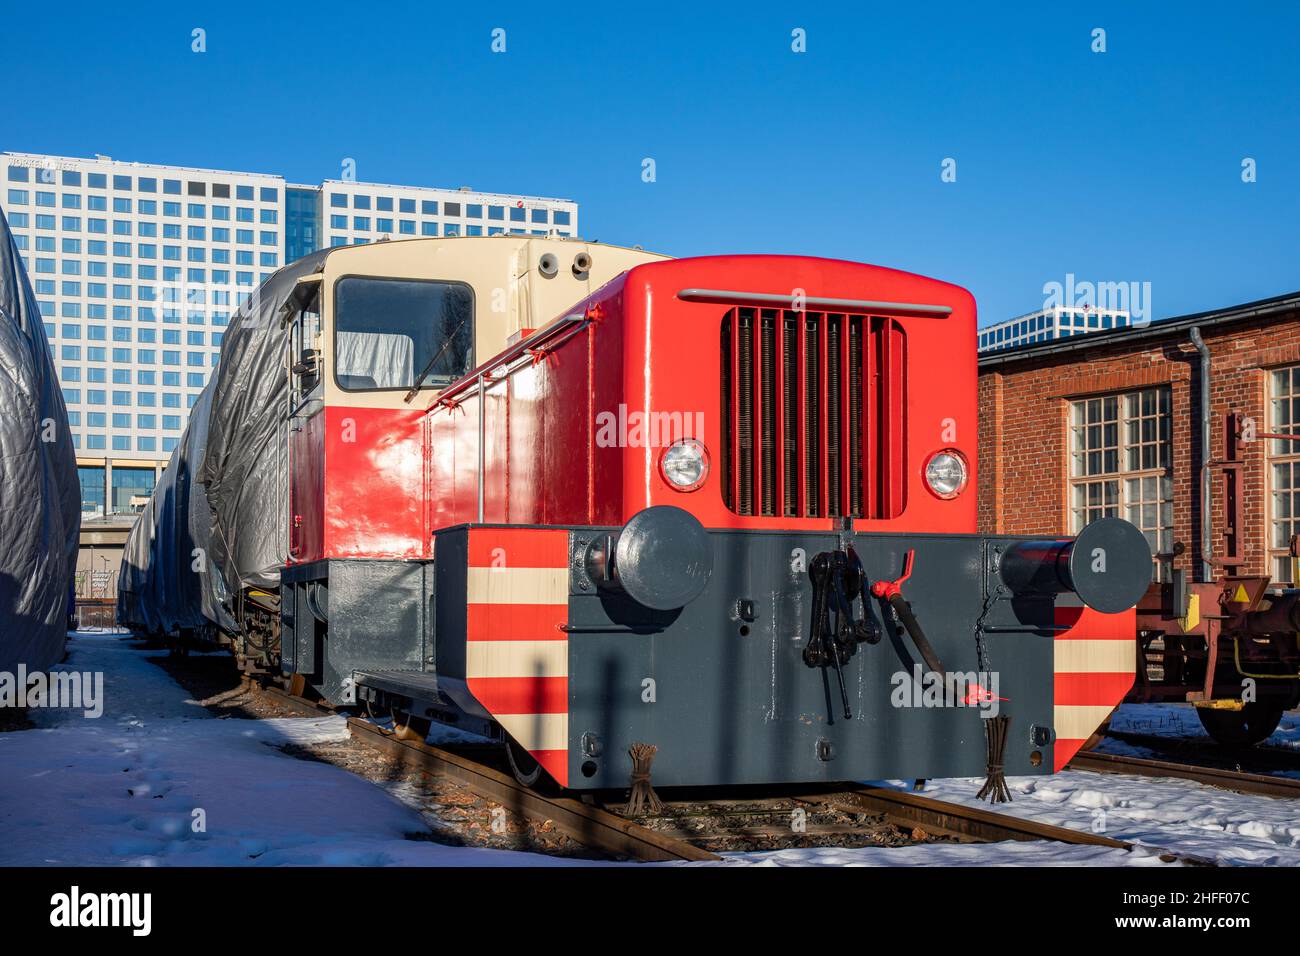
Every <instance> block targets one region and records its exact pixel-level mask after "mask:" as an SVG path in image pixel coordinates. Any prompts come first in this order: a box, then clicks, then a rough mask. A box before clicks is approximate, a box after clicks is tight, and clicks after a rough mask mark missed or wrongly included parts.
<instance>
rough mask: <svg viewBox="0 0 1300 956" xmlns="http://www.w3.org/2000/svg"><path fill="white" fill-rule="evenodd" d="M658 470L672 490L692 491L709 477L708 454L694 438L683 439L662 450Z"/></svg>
mask: <svg viewBox="0 0 1300 956" xmlns="http://www.w3.org/2000/svg"><path fill="white" fill-rule="evenodd" d="M659 470H660V471H661V472H663V476H664V481H666V482H668V484H669V485H671V486H672V488H673V489H674V490H676V491H694V490H695V489H696V488H698V487H700V485H702V484H704V479H705V478H707V477H708V475H709V452H708V450H707V449H706V448H705V447H704V445H703V443H701V442H698V441H696V440H695V439H694V438H683V439H682V440H681V441H676V442H673V443H672V444H671V445H669V446H668V447H667V448H665V449H664V452H663V454H662V455H661V456H660V457H659Z"/></svg>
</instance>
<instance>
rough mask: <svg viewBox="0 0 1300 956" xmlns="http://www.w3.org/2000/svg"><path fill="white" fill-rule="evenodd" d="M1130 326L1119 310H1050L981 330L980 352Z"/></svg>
mask: <svg viewBox="0 0 1300 956" xmlns="http://www.w3.org/2000/svg"><path fill="white" fill-rule="evenodd" d="M1129 323H1130V316H1129V313H1128V312H1125V311H1123V310H1120V309H1096V308H1086V307H1084V306H1062V305H1057V306H1051V307H1049V308H1046V309H1039V310H1037V311H1036V312H1028V313H1026V314H1024V315H1018V316H1016V317H1015V318H1014V319H1007V320H1005V321H1003V322H997V323H994V324H993V325H989V326H985V327H984V328H982V329H980V330H979V350H980V351H981V352H996V351H997V350H999V349H1009V348H1014V347H1015V346H1017V345H1028V344H1030V343H1033V342H1047V341H1049V340H1051V339H1063V338H1069V337H1070V336H1072V335H1086V334H1087V333H1089V332H1100V331H1103V330H1106V329H1123V328H1127V327H1128V325H1129Z"/></svg>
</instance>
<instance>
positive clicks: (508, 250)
mask: <svg viewBox="0 0 1300 956" xmlns="http://www.w3.org/2000/svg"><path fill="white" fill-rule="evenodd" d="M548 253H550V254H553V255H554V256H555V257H556V259H557V263H556V265H557V268H556V271H555V274H554V275H553V276H551V277H547V276H545V275H543V273H542V271H541V265H542V257H543V256H545V255H547V254H548ZM580 253H586V255H587V256H589V257H590V266H589V268H588V269H587V271H586V272H585V273H584V274H578V270H577V269H575V266H574V260H575V258H576V257H577V256H578V255H579V254H580ZM668 258H670V257H669V256H665V255H661V254H659V253H656V252H645V251H643V250H640V249H628V248H625V247H623V246H607V245H602V244H601V243H597V242H586V241H583V240H581V239H564V238H559V237H551V236H546V237H542V236H512V235H497V236H452V237H447V238H441V239H403V240H395V241H391V242H375V243H369V244H366V245H360V246H344V247H340V248H338V249H336V250H333V251H332V252H331V253H330V254H329V255H328V256H327V257H326V258H325V266H324V270H323V275H322V280H323V282H322V289H321V296H322V300H321V308H322V310H323V319H324V322H325V329H326V334H325V335H324V336H322V339H323V341H322V343H321V347H322V348H321V359H322V367H323V368H324V369H327V370H332V369H333V368H334V355H333V339H334V336H333V334H332V331H331V330H332V321H331V316H332V315H333V314H334V285H335V283H336V282H337V281H338V280H339V279H341V278H344V277H345V276H381V277H390V278H400V279H439V280H443V281H451V282H463V283H465V284H467V285H469V286H470V287H471V288H472V289H473V290H474V306H475V312H476V314H475V316H474V364H476V365H477V364H480V363H482V362H486V361H487V360H488V359H489V358H491V357H492V356H494V355H496V354H497V353H498V352H500V351H502V350H503V349H504V348H505V347H506V341H507V339H508V338H509V337H510V336H511V335H512V334H514V333H515V332H517V331H519V330H521V329H536V328H540V327H541V326H543V325H545V324H546V323H547V322H550V321H551V320H552V319H555V318H556V317H558V316H559V315H561V314H562V313H563V312H564V310H565V309H567V308H568V307H569V306H571V305H573V304H574V303H575V302H580V301H582V300H583V299H585V298H586V297H587V296H588V295H590V294H591V293H593V292H595V291H596V290H597V289H599V288H600V287H601V286H603V285H604V284H605V283H607V282H609V281H610V280H611V279H614V278H615V277H617V276H618V275H619V274H620V273H623V272H626V271H627V270H628V269H631V268H632V267H634V266H638V265H641V264H643V263H646V262H657V261H660V260H663V259H668ZM324 379H325V400H326V402H327V403H329V404H335V403H337V404H344V405H352V406H359V407H366V408H399V407H405V408H427V407H429V405H431V404H432V403H433V401H434V400H435V399H436V398H437V396H438V392H437V390H435V389H433V388H426V389H424V390H423V391H421V392H420V393H419V394H418V395H417V396H416V397H415V398H414V399H412V401H411V403H410V404H409V405H407V404H405V403H404V402H403V397H404V396H405V390H401V391H384V392H345V391H343V390H342V389H340V388H339V387H338V386H337V385H336V384H335V382H334V375H333V374H332V371H327V372H326V374H325V375H324Z"/></svg>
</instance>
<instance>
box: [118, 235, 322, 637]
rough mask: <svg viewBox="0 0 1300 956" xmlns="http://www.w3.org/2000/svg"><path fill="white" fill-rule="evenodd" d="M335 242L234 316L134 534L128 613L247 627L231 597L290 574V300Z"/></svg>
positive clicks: (167, 621) (127, 620) (123, 590)
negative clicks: (286, 561)
mask: <svg viewBox="0 0 1300 956" xmlns="http://www.w3.org/2000/svg"><path fill="white" fill-rule="evenodd" d="M327 254H328V252H326V251H322V252H319V253H316V254H314V255H311V256H307V257H305V258H303V259H300V260H298V261H297V262H294V263H292V264H291V265H288V266H285V267H284V268H283V269H281V270H280V271H278V272H276V273H275V274H274V275H273V276H271V278H269V279H267V280H266V282H264V283H262V286H261V288H259V289H258V290H257V292H256V293H255V294H254V295H253V296H251V297H250V298H249V299H248V301H246V302H245V303H244V304H243V305H241V306H240V308H239V310H238V311H237V312H236V313H235V315H234V316H233V317H232V318H231V321H230V325H229V327H228V330H227V332H226V336H225V340H224V342H223V343H222V347H221V361H220V362H219V363H218V365H217V370H216V372H215V373H214V374H213V376H212V379H211V380H210V381H209V382H208V386H207V388H205V389H204V390H203V393H202V395H200V396H199V400H198V402H196V403H195V405H194V408H193V409H192V410H191V411H190V418H189V423H188V424H187V425H186V428H185V434H184V436H183V437H182V438H181V441H180V443H179V444H178V445H177V446H176V449H175V450H174V451H173V453H172V457H171V460H170V461H169V462H168V464H167V468H166V470H165V471H164V472H163V476H162V478H160V479H159V480H158V485H157V487H156V488H155V489H154V493H153V496H152V497H151V498H150V499H149V504H148V506H147V507H146V508H145V510H144V512H143V513H142V514H141V515H140V518H139V520H138V521H137V522H136V524H135V527H134V528H133V529H132V531H131V536H130V537H129V538H128V539H127V545H126V551H125V553H124V555H123V558H122V571H121V574H120V575H119V576H118V608H119V610H118V620H119V621H120V622H121V623H123V624H127V625H129V626H132V627H135V628H138V629H141V630H145V631H149V632H154V633H158V632H161V633H168V632H173V631H176V630H179V629H181V628H187V629H188V628H199V627H201V626H203V625H204V624H205V623H206V622H211V623H213V624H216V625H217V627H218V628H220V629H221V630H223V631H226V632H227V633H230V632H234V631H235V630H236V629H237V627H236V624H235V621H234V619H233V617H232V615H231V602H230V595H231V594H232V593H233V592H235V591H236V590H237V589H239V588H241V587H260V588H274V587H277V586H278V585H279V583H280V573H279V567H280V563H281V561H282V557H283V556H282V554H281V551H282V549H283V538H284V528H283V518H284V515H285V513H286V510H287V507H288V502H287V500H286V497H285V496H286V495H287V485H286V483H285V479H286V476H285V474H284V471H283V469H284V464H285V463H284V459H283V457H282V456H283V453H284V438H285V435H284V424H285V405H286V402H287V399H288V395H287V388H288V382H287V373H286V370H285V366H284V359H285V355H286V354H287V353H286V350H287V346H288V333H287V331H286V330H285V329H284V328H283V327H282V326H281V323H280V307H281V306H282V305H283V304H284V302H285V299H286V298H287V297H288V295H289V292H290V291H291V290H292V289H293V286H294V284H295V283H296V282H297V281H298V278H299V277H300V276H303V275H309V274H311V273H313V272H316V271H317V270H318V269H319V268H320V265H321V263H322V262H323V261H324V259H325V256H326V255H327Z"/></svg>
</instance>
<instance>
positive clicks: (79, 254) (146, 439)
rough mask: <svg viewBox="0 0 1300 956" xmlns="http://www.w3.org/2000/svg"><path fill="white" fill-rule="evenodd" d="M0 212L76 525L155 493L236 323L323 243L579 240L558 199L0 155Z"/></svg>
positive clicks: (569, 211) (571, 216) (568, 205)
mask: <svg viewBox="0 0 1300 956" xmlns="http://www.w3.org/2000/svg"><path fill="white" fill-rule="evenodd" d="M0 182H2V183H3V192H2V193H0V200H3V208H4V212H5V215H6V216H7V217H8V220H9V225H10V227H11V229H12V232H13V236H14V240H15V241H16V242H17V243H18V247H19V251H20V253H21V254H22V257H23V260H24V263H25V264H26V267H27V271H28V274H29V275H30V277H31V280H32V285H33V287H34V289H35V292H36V298H37V301H38V303H39V305H40V310H41V315H42V317H43V318H44V321H45V331H46V335H47V337H48V338H49V342H50V348H51V350H52V353H53V357H54V362H55V365H56V367H57V368H58V371H59V378H60V382H61V384H62V386H63V394H64V399H65V401H66V403H67V406H68V416H69V421H70V424H71V427H72V433H73V434H72V439H73V444H74V446H75V447H76V450H77V456H78V466H79V469H78V470H79V472H80V475H81V487H82V513H83V515H84V516H86V517H91V516H99V515H111V514H129V513H131V512H133V511H135V510H137V509H138V508H139V506H140V504H141V503H142V502H143V501H144V500H145V499H146V498H147V496H148V494H149V493H150V492H151V491H152V489H153V486H154V482H155V480H156V476H157V474H158V473H159V472H160V471H161V468H162V467H163V466H164V465H165V464H166V462H167V459H168V457H169V456H170V454H171V452H172V450H173V449H174V448H175V447H176V444H177V443H178V441H179V440H180V437H181V433H182V432H183V430H184V428H185V423H186V420H187V418H188V414H189V409H190V408H191V407H193V405H194V403H195V401H196V400H197V398H198V396H199V393H200V392H201V391H202V389H203V387H204V385H206V384H207V380H208V376H209V375H210V374H211V371H212V369H213V368H214V367H215V366H216V365H217V361H218V358H219V354H220V351H221V343H222V338H223V336H224V334H225V329H226V324H227V322H228V321H229V319H230V316H231V314H232V313H233V312H234V310H235V309H236V308H237V307H238V306H239V304H240V303H241V302H242V301H243V300H244V298H246V297H247V296H248V295H249V294H250V293H251V292H252V291H253V289H255V288H256V287H257V285H258V284H260V283H261V282H262V281H263V280H264V279H266V278H267V277H268V276H269V275H270V274H271V273H273V272H274V271H275V270H276V269H278V268H279V267H280V266H282V265H284V264H285V263H286V262H291V261H293V260H294V259H297V258H299V257H301V256H303V255H306V254H308V253H310V252H313V251H315V250H316V249H317V248H320V247H323V246H327V245H329V246H337V245H347V244H350V243H359V242H373V241H376V240H379V239H383V238H388V239H401V238H409V237H417V236H453V235H492V234H495V233H498V232H513V233H516V234H523V233H530V234H535V235H546V234H547V233H550V232H555V233H557V234H560V235H567V236H573V235H577V218H578V207H577V204H576V203H574V202H572V201H569V200H563V199H550V198H544V197H537V196H518V195H508V194H500V193H480V192H474V191H472V190H469V189H468V188H464V189H452V190H448V189H428V188H420V187H406V186H389V185H377V184H368V183H357V182H351V181H344V180H327V181H326V182H324V183H323V184H322V185H319V186H305V185H297V184H290V183H286V182H285V180H284V178H283V177H282V176H276V175H268V174H261V173H248V172H233V171H227V170H214V169H191V168H187V167H179V166H158V165H151V164H146V163H133V162H119V161H115V160H113V159H111V158H109V157H107V156H97V157H95V158H94V159H78V158H69V157H61V156H46V155H38V154H32V153H0Z"/></svg>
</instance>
